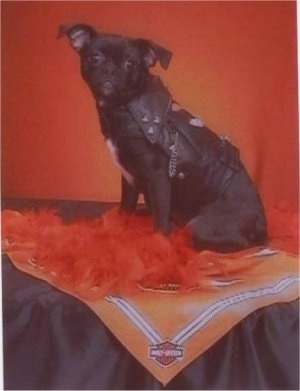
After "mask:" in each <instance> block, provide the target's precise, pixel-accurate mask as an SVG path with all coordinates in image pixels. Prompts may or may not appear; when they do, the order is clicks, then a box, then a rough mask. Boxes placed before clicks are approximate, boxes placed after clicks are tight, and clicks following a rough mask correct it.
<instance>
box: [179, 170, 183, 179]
mask: <svg viewBox="0 0 300 391" xmlns="http://www.w3.org/2000/svg"><path fill="white" fill-rule="evenodd" d="M184 177H185V175H184V173H183V172H182V171H181V172H180V173H179V174H178V179H184Z"/></svg>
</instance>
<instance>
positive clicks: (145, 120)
mask: <svg viewBox="0 0 300 391" xmlns="http://www.w3.org/2000/svg"><path fill="white" fill-rule="evenodd" d="M149 121H150V120H149V117H148V116H147V115H144V117H143V118H142V122H149Z"/></svg>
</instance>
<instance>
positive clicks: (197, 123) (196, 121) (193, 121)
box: [189, 118, 204, 128]
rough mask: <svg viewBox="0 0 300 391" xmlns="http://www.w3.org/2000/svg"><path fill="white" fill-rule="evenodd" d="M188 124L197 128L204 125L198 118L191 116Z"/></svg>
mask: <svg viewBox="0 0 300 391" xmlns="http://www.w3.org/2000/svg"><path fill="white" fill-rule="evenodd" d="M189 124H190V125H192V126H195V127H197V128H202V127H203V126H204V124H203V122H202V121H201V119H200V118H191V119H190V121H189Z"/></svg>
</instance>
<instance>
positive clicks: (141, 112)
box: [127, 76, 172, 144]
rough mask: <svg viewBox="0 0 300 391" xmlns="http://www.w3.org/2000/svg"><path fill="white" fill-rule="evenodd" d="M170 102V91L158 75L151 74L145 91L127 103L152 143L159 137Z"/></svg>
mask: <svg viewBox="0 0 300 391" xmlns="http://www.w3.org/2000/svg"><path fill="white" fill-rule="evenodd" d="M171 102H172V97H171V94H170V92H169V91H168V90H167V88H166V87H165V86H164V85H163V83H162V82H161V80H160V78H159V77H157V76H153V78H151V79H150V82H149V85H148V88H147V89H146V90H145V92H144V93H143V94H142V95H139V96H137V97H135V98H134V99H132V100H131V101H130V102H129V103H128V104H127V107H128V110H129V111H130V112H131V114H132V115H133V117H134V118H135V120H136V122H137V123H138V125H139V126H140V128H141V130H142V131H143V133H144V135H145V136H146V138H147V139H148V140H149V141H150V142H151V143H152V144H154V143H155V142H156V141H157V139H158V137H159V134H160V132H161V129H162V127H163V125H164V122H165V120H166V116H167V113H168V111H169V109H170V106H171Z"/></svg>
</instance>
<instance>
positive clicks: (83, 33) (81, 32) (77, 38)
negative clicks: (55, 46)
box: [57, 23, 98, 52]
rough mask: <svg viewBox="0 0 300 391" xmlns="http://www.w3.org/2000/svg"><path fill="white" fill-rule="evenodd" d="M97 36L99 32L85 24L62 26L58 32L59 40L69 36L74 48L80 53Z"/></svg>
mask: <svg viewBox="0 0 300 391" xmlns="http://www.w3.org/2000/svg"><path fill="white" fill-rule="evenodd" d="M97 34H98V33H97V31H96V30H95V29H94V28H93V27H92V26H89V25H88V24H84V23H78V24H68V25H61V26H60V27H59V30H58V35H57V38H61V37H63V36H65V35H67V37H68V38H69V40H70V44H71V46H72V48H73V49H75V50H76V51H77V52H80V51H81V49H82V48H83V47H84V46H85V45H88V44H89V43H90V42H91V40H92V39H93V37H95V36H96V35H97Z"/></svg>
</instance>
